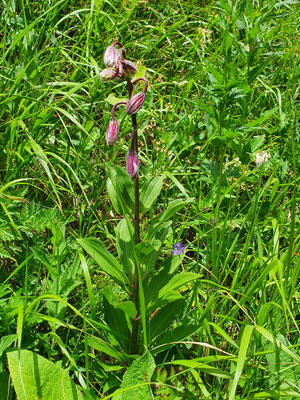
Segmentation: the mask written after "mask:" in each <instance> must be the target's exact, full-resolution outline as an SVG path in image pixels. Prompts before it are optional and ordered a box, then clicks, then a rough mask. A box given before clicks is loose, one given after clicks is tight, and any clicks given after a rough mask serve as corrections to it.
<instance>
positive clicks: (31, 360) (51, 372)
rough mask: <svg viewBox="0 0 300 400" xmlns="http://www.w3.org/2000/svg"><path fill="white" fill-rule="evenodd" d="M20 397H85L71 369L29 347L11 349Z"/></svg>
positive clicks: (10, 360)
mask: <svg viewBox="0 0 300 400" xmlns="http://www.w3.org/2000/svg"><path fill="white" fill-rule="evenodd" d="M7 358H8V366H9V371H10V375H11V378H12V382H13V385H14V389H15V391H16V394H17V398H18V400H32V399H39V400H58V399H61V400H83V397H82V396H81V394H80V392H79V390H78V389H77V387H76V385H75V384H74V383H73V382H72V381H71V379H70V378H69V376H68V372H67V371H66V370H64V369H61V368H60V367H59V366H58V365H55V364H53V363H52V362H50V361H48V360H46V359H45V358H44V357H41V356H40V355H38V354H36V353H33V352H31V351H28V350H20V351H13V352H10V353H7Z"/></svg>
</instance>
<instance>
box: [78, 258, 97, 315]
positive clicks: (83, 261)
mask: <svg viewBox="0 0 300 400" xmlns="http://www.w3.org/2000/svg"><path fill="white" fill-rule="evenodd" d="M79 259H80V262H81V266H82V269H83V274H84V278H85V282H86V287H87V291H88V295H89V300H90V306H91V317H92V319H94V318H95V313H96V306H95V298H94V291H93V285H92V281H91V276H90V271H89V267H88V265H87V262H86V259H85V257H84V255H83V254H81V253H79Z"/></svg>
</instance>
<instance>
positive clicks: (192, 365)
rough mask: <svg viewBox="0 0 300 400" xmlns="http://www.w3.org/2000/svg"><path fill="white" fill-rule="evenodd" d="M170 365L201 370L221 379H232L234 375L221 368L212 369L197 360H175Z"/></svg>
mask: <svg viewBox="0 0 300 400" xmlns="http://www.w3.org/2000/svg"><path fill="white" fill-rule="evenodd" d="M170 364H172V365H181V366H182V367H188V368H193V369H199V370H200V371H203V372H206V373H208V374H210V375H214V376H219V377H220V378H225V379H231V378H232V374H230V373H229V372H226V371H222V370H221V369H219V368H215V367H212V366H211V365H207V364H204V363H202V362H199V361H195V360H174V361H172V362H171V363H170Z"/></svg>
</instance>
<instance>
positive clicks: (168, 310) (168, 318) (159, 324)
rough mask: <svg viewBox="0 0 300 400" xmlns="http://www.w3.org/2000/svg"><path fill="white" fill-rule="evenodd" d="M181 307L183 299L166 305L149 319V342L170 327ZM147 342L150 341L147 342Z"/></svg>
mask: <svg viewBox="0 0 300 400" xmlns="http://www.w3.org/2000/svg"><path fill="white" fill-rule="evenodd" d="M183 306H184V301H183V299H179V300H177V301H174V302H172V303H170V304H167V305H166V306H164V307H163V308H161V309H160V310H158V312H156V314H155V315H154V316H153V317H152V318H151V317H150V327H149V337H150V339H151V341H152V340H153V339H154V338H156V337H157V336H158V335H160V334H162V333H163V332H164V331H165V330H166V329H168V328H169V327H170V325H171V323H172V321H174V319H175V318H176V317H177V315H178V314H179V313H180V312H181V310H182V307H183ZM148 342H150V341H149V340H148ZM158 352H159V351H158Z"/></svg>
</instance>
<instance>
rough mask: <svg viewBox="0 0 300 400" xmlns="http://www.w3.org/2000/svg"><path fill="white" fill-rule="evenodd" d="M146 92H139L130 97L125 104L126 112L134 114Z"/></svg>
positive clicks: (143, 99) (140, 105) (141, 103)
mask: <svg viewBox="0 0 300 400" xmlns="http://www.w3.org/2000/svg"><path fill="white" fill-rule="evenodd" d="M145 97H146V93H144V92H140V93H137V94H135V95H134V96H132V97H131V99H130V100H129V101H128V103H127V105H126V109H125V112H126V114H135V113H136V112H138V111H139V109H140V108H141V107H142V105H143V103H144V101H145Z"/></svg>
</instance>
